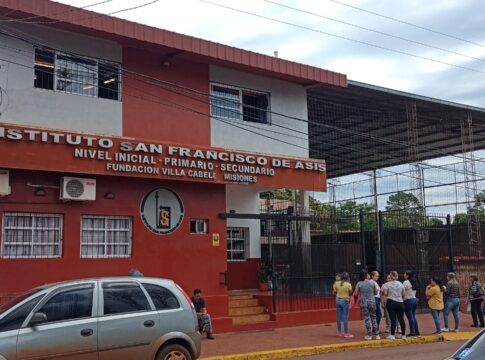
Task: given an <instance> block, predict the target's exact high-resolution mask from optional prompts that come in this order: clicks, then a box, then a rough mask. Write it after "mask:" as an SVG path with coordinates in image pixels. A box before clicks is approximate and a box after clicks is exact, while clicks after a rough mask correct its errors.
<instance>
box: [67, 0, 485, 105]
mask: <svg viewBox="0 0 485 360" xmlns="http://www.w3.org/2000/svg"><path fill="white" fill-rule="evenodd" d="M99 1H100V0H60V1H59V2H62V3H67V4H70V5H74V6H78V7H83V6H86V5H90V4H94V3H96V2H99ZM208 1H211V2H213V3H215V4H222V5H223V6H228V7H233V8H237V9H240V10H243V11H247V12H251V13H255V14H258V15H261V16H265V17H269V18H272V19H277V20H279V21H283V22H287V23H291V24H294V25H297V26H300V28H299V27H296V26H291V25H288V24H282V23H278V22H275V21H272V20H268V19H263V18H260V17H256V16H253V15H249V14H244V13H240V12H236V11H233V10H229V9H225V8H221V7H218V6H215V5H212V4H209V3H207V2H204V1H201V0H177V1H169V0H159V1H158V2H155V3H153V4H151V5H148V6H146V7H142V8H140V9H135V10H130V11H125V12H120V13H117V14H114V15H113V16H117V17H120V18H124V19H127V20H130V21H136V22H138V23H142V24H147V25H150V26H155V27H159V28H163V29H166V30H171V31H175V32H179V33H183V34H187V35H192V36H196V37H200V38H203V39H206V40H211V41H215V42H220V43H223V44H226V45H231V46H236V47H239V48H243V49H246V50H252V51H256V52H259V53H263V54H267V55H273V54H274V51H278V55H279V57H280V58H284V59H287V60H292V61H296V62H300V63H304V64H309V65H313V66H317V67H321V68H325V69H328V70H332V71H337V72H340V73H344V74H346V75H347V76H348V78H349V79H351V80H356V81H361V82H365V83H369V84H373V85H379V86H383V87H388V88H392V89H396V90H401V91H407V92H412V93H417V94H420V95H425V96H430V97H435V98H440V99H444V100H449V101H455V102H460V103H465V104H469V105H474V106H480V107H485V26H483V24H484V23H485V12H484V11H483V8H482V6H483V5H484V4H483V2H482V1H478V0H441V1H422V0H392V1H390V0H388V1H382V0H381V1H376V0H338V2H341V3H345V4H348V5H352V6H355V7H359V8H361V9H365V10H367V11H371V12H375V13H379V14H382V15H385V16H387V17H392V18H396V19H399V20H401V21H403V22H409V23H412V24H414V25H418V26H421V27H425V28H429V29H432V30H434V31H436V32H442V33H445V34H447V35H450V36H454V37H457V38H461V39H464V40H467V41H469V42H466V41H462V40H457V39H456V38H452V37H447V36H443V35H439V34H437V33H433V32H430V31H425V30H423V29H419V28H416V27H412V26H409V25H406V24H403V23H400V22H396V21H392V20H389V19H386V18H383V17H379V16H375V15H372V14H369V13H366V12H363V11H359V10H357V9H354V8H350V7H347V6H344V5H341V4H339V3H337V2H334V1H332V0H318V1H316V0H312V1H310V0H306V1H304V0H275V1H272V0H271V1H269V0H245V1H228V0H208ZM149 2H151V1H150V0H112V1H109V2H107V3H105V4H101V5H97V6H93V7H90V8H89V9H90V10H93V11H97V12H102V13H109V12H113V11H117V10H121V9H126V8H130V7H134V6H137V5H143V4H145V3H149ZM277 4H281V5H284V6H290V7H293V8H295V9H299V10H301V11H297V10H294V9H290V8H288V7H283V6H281V5H277ZM303 11H304V12H303ZM309 13H313V14H309ZM331 19H333V20H331ZM335 20H337V21H340V22H345V23H347V24H352V25H355V26H359V27H360V28H357V27H355V26H350V25H347V24H343V23H339V22H337V21H335ZM301 27H305V29H304V28H301ZM363 28H367V29H370V30H372V31H368V30H364V29H363ZM376 32H380V33H376ZM323 33H331V34H333V35H337V36H340V37H345V38H347V39H352V40H354V41H351V40H346V39H343V38H337V37H335V36H330V35H326V34H323ZM383 33H385V34H389V35H392V36H394V37H391V36H388V35H384V34H383ZM396 37H400V38H405V39H408V40H411V41H413V42H411V41H405V40H401V39H398V38H396ZM356 41H358V42H366V43H370V44H374V45H375V46H369V45H365V44H362V43H358V42H356ZM415 42H419V43H422V44H424V45H421V44H416V43H415ZM473 43H475V44H473ZM425 45H428V46H425ZM383 48H388V49H392V50H394V51H389V50H385V49H383ZM436 48H441V49H443V50H438V49H436ZM444 50H447V51H448V52H447V51H444ZM396 51H398V52H406V53H410V54H413V55H416V56H419V57H425V58H428V59H433V60H435V61H432V60H424V59H421V58H416V57H413V56H409V55H405V54H402V53H397V52H396ZM450 52H454V53H450ZM437 61H440V62H446V63H449V64H453V65H456V66H459V67H461V68H458V67H455V66H451V65H445V64H443V63H439V62H437ZM464 68H467V69H464Z"/></svg>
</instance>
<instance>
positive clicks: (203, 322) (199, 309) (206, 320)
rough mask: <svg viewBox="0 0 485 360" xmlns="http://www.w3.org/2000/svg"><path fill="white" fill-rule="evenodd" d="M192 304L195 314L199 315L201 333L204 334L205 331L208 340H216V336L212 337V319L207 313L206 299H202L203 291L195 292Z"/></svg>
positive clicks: (197, 290) (196, 290)
mask: <svg viewBox="0 0 485 360" xmlns="http://www.w3.org/2000/svg"><path fill="white" fill-rule="evenodd" d="M192 303H193V304H194V307H195V312H196V313H197V321H198V322H199V331H200V332H201V333H202V332H203V331H204V330H205V331H206V333H207V339H210V340H214V336H213V335H212V321H211V317H210V315H209V314H208V313H207V309H206V307H205V299H204V298H203V297H202V291H201V290H200V289H195V290H194V296H193V297H192Z"/></svg>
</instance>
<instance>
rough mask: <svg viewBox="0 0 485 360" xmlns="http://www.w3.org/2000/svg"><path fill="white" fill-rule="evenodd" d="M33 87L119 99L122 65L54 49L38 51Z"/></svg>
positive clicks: (36, 51) (36, 52) (36, 50)
mask: <svg viewBox="0 0 485 360" xmlns="http://www.w3.org/2000/svg"><path fill="white" fill-rule="evenodd" d="M34 59H35V60H34V72H35V79H34V87H36V88H40V89H47V90H56V91H59V92H65V93H70V94H77V95H83V96H91V97H99V98H104V99H111V100H120V91H121V90H120V66H119V64H115V63H107V62H101V61H97V60H94V59H89V58H86V57H79V56H70V55H66V54H61V53H56V52H54V51H51V50H44V49H35V58H34Z"/></svg>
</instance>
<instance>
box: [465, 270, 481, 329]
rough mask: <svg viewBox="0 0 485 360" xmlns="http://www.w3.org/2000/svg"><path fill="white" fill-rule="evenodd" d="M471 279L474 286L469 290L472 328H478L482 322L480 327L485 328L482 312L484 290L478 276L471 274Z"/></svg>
mask: <svg viewBox="0 0 485 360" xmlns="http://www.w3.org/2000/svg"><path fill="white" fill-rule="evenodd" d="M470 279H471V281H472V284H471V286H470V288H469V289H468V301H470V305H471V313H472V320H473V325H472V327H478V323H479V322H480V327H485V324H484V322H483V311H482V302H483V288H482V285H481V284H480V281H478V275H477V274H471V275H470Z"/></svg>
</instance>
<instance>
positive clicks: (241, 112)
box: [210, 82, 271, 125]
mask: <svg viewBox="0 0 485 360" xmlns="http://www.w3.org/2000/svg"><path fill="white" fill-rule="evenodd" d="M214 86H217V87H220V88H223V89H227V90H236V91H238V93H239V102H238V103H239V113H238V115H239V116H238V117H236V116H234V117H230V116H219V115H215V114H214V113H213V105H212V99H213V97H214V91H213V87H214ZM245 91H246V92H249V93H252V94H256V95H257V94H260V95H266V96H267V98H268V108H267V110H266V111H267V113H266V123H262V122H258V121H249V120H244V104H243V93H244V92H245ZM210 99H211V100H210V107H211V108H210V114H211V117H215V118H222V119H227V120H239V121H245V122H251V123H255V124H260V125H271V94H270V93H269V92H265V91H260V90H253V89H248V88H243V87H239V86H233V85H227V84H221V83H217V82H211V83H210ZM222 99H224V98H222ZM217 108H220V109H227V110H233V108H231V107H229V106H227V107H226V106H217Z"/></svg>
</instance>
